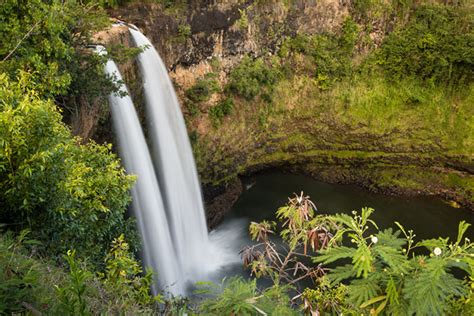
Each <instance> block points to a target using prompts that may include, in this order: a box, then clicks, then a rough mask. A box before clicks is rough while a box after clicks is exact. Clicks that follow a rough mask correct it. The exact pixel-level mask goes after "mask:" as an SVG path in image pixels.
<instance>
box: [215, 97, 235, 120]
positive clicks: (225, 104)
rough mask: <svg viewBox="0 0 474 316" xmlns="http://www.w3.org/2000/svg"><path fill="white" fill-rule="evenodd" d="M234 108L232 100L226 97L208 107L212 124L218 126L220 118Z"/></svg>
mask: <svg viewBox="0 0 474 316" xmlns="http://www.w3.org/2000/svg"><path fill="white" fill-rule="evenodd" d="M233 108H234V100H233V99H232V98H227V99H225V100H223V101H221V102H219V103H218V104H217V105H215V106H213V107H211V108H210V109H209V118H210V119H211V121H212V123H213V125H214V126H219V125H220V123H221V121H222V119H223V118H224V117H225V116H227V115H229V114H231V113H232V110H233Z"/></svg>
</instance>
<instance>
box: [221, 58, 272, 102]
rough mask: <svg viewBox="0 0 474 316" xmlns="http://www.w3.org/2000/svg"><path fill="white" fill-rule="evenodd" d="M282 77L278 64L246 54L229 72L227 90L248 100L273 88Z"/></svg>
mask: <svg viewBox="0 0 474 316" xmlns="http://www.w3.org/2000/svg"><path fill="white" fill-rule="evenodd" d="M280 77H281V72H280V70H279V68H278V67H277V66H274V65H267V64H266V63H265V61H264V60H263V59H262V58H258V59H255V60H254V59H252V58H250V57H248V56H245V57H244V58H243V59H242V61H241V62H240V64H239V65H238V66H237V67H235V68H234V69H232V71H231V72H230V74H229V83H228V85H227V87H226V88H227V90H228V91H230V92H232V93H235V94H237V95H239V96H241V97H243V98H245V99H247V100H252V99H254V98H255V97H256V96H257V95H259V94H260V93H262V92H265V91H267V90H271V89H272V88H273V86H274V84H275V83H276V82H277V81H278V80H279V78H280Z"/></svg>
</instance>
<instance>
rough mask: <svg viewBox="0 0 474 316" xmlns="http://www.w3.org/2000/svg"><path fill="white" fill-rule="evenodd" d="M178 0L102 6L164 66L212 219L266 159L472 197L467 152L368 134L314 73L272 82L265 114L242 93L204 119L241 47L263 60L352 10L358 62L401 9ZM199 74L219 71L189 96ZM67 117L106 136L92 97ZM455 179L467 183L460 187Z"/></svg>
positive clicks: (410, 189)
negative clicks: (134, 30) (214, 88)
mask: <svg viewBox="0 0 474 316" xmlns="http://www.w3.org/2000/svg"><path fill="white" fill-rule="evenodd" d="M182 2H183V3H184V4H179V3H181V2H180V1H177V3H178V5H174V6H172V7H169V8H165V7H163V6H162V5H158V4H153V3H149V4H143V3H131V4H128V5H125V6H123V7H120V8H118V9H114V10H111V11H110V15H111V16H113V17H114V18H117V19H120V20H124V21H126V22H128V23H132V24H134V25H136V26H137V27H139V28H140V29H141V30H142V31H143V32H144V33H145V34H146V35H147V37H149V38H150V39H151V41H152V42H153V43H154V45H155V47H156V48H157V50H158V51H159V53H160V55H161V57H162V58H163V60H164V61H165V64H166V65H167V67H168V69H169V71H170V76H171V77H172V79H173V81H174V83H175V87H176V90H177V93H178V96H179V98H180V99H181V101H182V102H181V104H182V105H183V112H184V114H185V118H186V121H187V124H188V128H189V132H190V135H191V137H192V139H193V144H194V149H195V156H196V159H197V163H198V169H199V172H200V175H201V180H202V182H203V187H204V195H205V199H206V201H207V202H208V208H207V209H208V215H209V216H208V217H209V219H210V225H211V226H212V225H213V224H215V223H216V222H217V221H219V218H220V217H221V216H222V210H223V209H225V208H228V207H229V206H230V205H231V204H232V201H235V199H236V198H237V196H238V195H239V193H240V191H241V190H242V187H241V185H240V182H239V181H238V176H239V175H245V174H250V173H252V172H256V171H260V170H264V169H267V168H272V167H279V168H286V169H289V170H292V171H298V172H305V173H308V174H311V175H313V176H315V177H318V178H321V179H324V180H326V181H332V182H341V183H358V184H360V185H362V186H365V187H368V188H370V189H373V190H378V191H383V192H387V193H403V194H413V193H416V194H418V193H423V194H437V195H441V196H443V197H445V198H447V199H454V200H456V201H459V202H460V203H462V204H463V205H466V206H468V207H472V206H473V198H472V188H471V189H469V187H470V186H471V184H472V178H473V177H472V170H473V167H472V166H473V163H472V157H471V158H469V157H467V158H466V156H462V155H461V156H459V155H445V154H444V153H443V147H442V146H438V145H436V143H432V142H430V143H427V142H423V141H420V142H415V143H413V142H405V141H400V139H402V140H403V139H404V137H405V138H406V134H407V133H410V132H409V131H408V132H407V131H405V130H399V129H396V128H395V129H393V130H391V131H388V132H383V133H374V132H373V131H371V130H370V129H368V127H367V126H365V125H364V124H362V123H359V124H351V123H347V122H346V121H344V119H341V117H340V115H341V114H340V113H339V112H337V111H336V110H332V109H329V108H327V109H324V106H323V105H321V104H320V103H317V104H313V103H315V102H314V100H315V99H316V98H319V99H321V98H322V97H321V95H319V94H318V95H315V92H314V91H315V90H314V89H313V88H314V87H313V86H314V85H315V83H314V81H311V80H306V79H304V78H302V79H298V80H294V81H292V82H288V83H285V84H286V85H290V86H286V87H282V86H281V85H280V87H278V88H277V93H276V94H277V96H278V100H276V101H275V102H274V104H273V106H274V108H276V109H277V110H276V112H275V111H274V112H272V113H276V114H272V115H271V116H270V117H269V118H266V120H265V122H263V123H262V121H261V117H260V115H261V113H262V111H264V110H265V107H266V106H267V105H265V104H266V103H265V102H263V101H262V100H258V99H257V100H256V101H255V102H254V103H253V104H251V107H250V108H249V102H245V101H242V100H239V99H238V98H237V99H236V100H235V101H236V104H235V108H236V110H235V111H234V113H233V114H232V115H230V116H229V117H226V118H224V120H223V123H222V125H220V126H215V125H213V123H212V120H211V119H210V111H211V109H212V108H213V107H215V106H216V104H219V102H221V101H222V100H223V98H225V96H224V93H222V91H223V90H224V87H225V85H226V83H227V82H228V80H229V72H230V71H231V70H232V69H233V68H234V67H235V66H236V65H237V64H238V63H239V62H240V61H241V60H242V58H243V57H244V56H251V57H258V56H265V57H266V58H271V56H273V55H274V54H276V53H277V52H278V49H279V48H280V47H281V45H282V43H283V41H284V39H285V38H288V37H295V36H296V35H297V34H322V33H330V34H338V33H340V32H341V28H342V26H343V23H344V21H346V19H347V18H348V17H349V16H351V17H352V18H353V19H355V20H356V22H357V23H358V25H359V27H360V34H359V37H361V38H362V37H363V38H364V39H367V40H362V41H358V44H357V46H356V48H355V49H356V54H355V55H356V56H355V57H354V60H355V62H357V59H358V58H361V56H364V55H365V54H366V53H367V52H368V51H369V50H370V49H374V47H377V46H378V45H380V43H381V42H382V40H383V38H384V36H385V35H386V34H387V33H389V32H390V31H391V30H392V28H393V25H394V23H395V22H396V20H397V19H403V16H400V15H395V14H393V13H386V12H385V13H384V12H382V13H380V14H378V15H377V16H376V18H371V19H367V17H364V16H363V15H362V14H361V13H360V12H359V13H358V12H356V11H355V9H354V3H353V1H344V0H342V1H341V0H321V1H315V0H294V1H276V0H266V1H238V0H225V1H212V0H209V1H205V0H190V1H182ZM97 39H98V42H102V41H104V42H107V43H109V44H110V43H113V44H117V43H121V44H124V45H132V46H133V44H132V43H131V41H130V37H129V35H128V32H127V31H126V28H116V29H114V30H112V31H110V30H109V31H105V32H104V33H103V34H99V35H98V37H97ZM301 62H302V63H303V61H301ZM297 66H299V65H297ZM121 71H122V73H123V75H124V78H125V81H126V83H127V85H128V87H129V89H130V91H131V94H132V96H133V98H134V101H135V104H137V106H138V108H139V111H140V112H142V109H143V107H142V106H140V104H142V92H141V80H140V77H139V75H138V74H137V67H136V66H135V65H134V63H133V62H130V63H127V64H125V65H121ZM310 71H311V69H310ZM207 74H213V76H214V77H213V78H216V81H217V83H218V86H219V89H218V90H219V91H220V92H215V93H211V95H210V97H209V98H208V99H207V100H205V101H203V102H199V104H197V105H195V104H192V106H191V105H190V104H189V100H188V99H187V97H186V91H187V90H188V89H189V88H191V87H193V86H194V85H195V84H196V82H198V81H199V80H200V79H202V78H204V77H205V76H206V75H207ZM327 97H330V94H329V95H328V96H327ZM319 102H320V101H319ZM265 111H266V110H265ZM72 126H73V129H74V130H75V132H76V133H77V134H81V135H83V136H84V137H85V138H86V139H87V138H93V139H96V140H99V141H104V140H105V141H109V142H110V141H113V139H112V136H111V135H112V134H111V133H110V131H111V129H110V119H109V116H108V114H107V111H105V112H104V111H103V110H99V109H97V107H94V106H92V107H84V109H81V110H80V111H79V112H78V114H77V116H76V117H75V120H73V123H72ZM453 177H454V178H456V179H458V178H459V179H461V180H462V181H467V183H468V185H466V186H463V187H456V186H455V185H453V183H451V182H452V181H451V180H452V179H453ZM466 179H467V180H466ZM450 181H451V182H450ZM456 181H457V180H456ZM456 181H455V182H456ZM407 183H409V184H408V185H407ZM463 183H464V182H463ZM224 193H227V195H225V194H224Z"/></svg>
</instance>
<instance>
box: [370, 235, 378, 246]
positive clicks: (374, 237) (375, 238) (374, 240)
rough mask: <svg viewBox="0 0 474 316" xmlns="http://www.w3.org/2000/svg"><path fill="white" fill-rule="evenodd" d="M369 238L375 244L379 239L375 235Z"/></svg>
mask: <svg viewBox="0 0 474 316" xmlns="http://www.w3.org/2000/svg"><path fill="white" fill-rule="evenodd" d="M370 240H371V241H372V242H373V243H374V244H376V243H377V242H378V241H379V239H378V238H377V237H376V236H372V237H371V238H370Z"/></svg>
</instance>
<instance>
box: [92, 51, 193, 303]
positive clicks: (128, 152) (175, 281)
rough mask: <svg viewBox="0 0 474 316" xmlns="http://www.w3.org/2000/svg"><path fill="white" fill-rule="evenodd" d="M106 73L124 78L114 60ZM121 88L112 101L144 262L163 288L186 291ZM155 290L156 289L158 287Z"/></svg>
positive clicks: (156, 188)
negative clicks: (130, 176) (131, 181)
mask: <svg viewBox="0 0 474 316" xmlns="http://www.w3.org/2000/svg"><path fill="white" fill-rule="evenodd" d="M96 50H97V52H98V53H99V54H105V49H104V48H103V47H97V49H96ZM106 73H107V74H108V75H110V76H113V77H115V79H117V80H121V79H122V78H121V76H120V73H119V70H118V68H117V66H116V65H115V63H114V62H113V61H112V60H109V61H108V62H107V65H106ZM120 90H121V91H120V92H121V93H122V94H126V96H124V97H121V96H119V95H117V94H111V95H110V96H109V103H110V106H111V112H112V120H113V125H114V128H115V133H116V135H117V139H118V147H119V153H120V156H121V157H122V161H123V163H124V165H125V169H126V170H127V172H128V173H130V174H134V175H136V176H137V181H136V183H135V185H134V186H133V188H132V209H133V213H134V215H135V217H136V219H137V223H138V227H139V230H140V233H141V236H142V244H143V249H142V255H143V261H144V265H145V266H146V267H152V268H153V270H154V271H155V273H156V275H155V280H156V283H157V285H158V286H159V288H160V289H165V290H166V291H169V292H171V293H172V294H183V293H184V279H183V275H182V273H181V269H180V264H179V260H178V258H177V256H176V252H175V249H174V245H173V241H172V236H171V234H170V231H169V228H168V227H169V225H168V220H167V216H166V213H165V207H164V203H163V201H162V197H161V192H160V188H159V185H158V181H157V179H156V176H155V171H154V166H153V163H152V159H151V156H150V153H149V150H148V147H147V144H146V141H145V137H144V134H143V131H142V128H141V126H140V122H139V120H138V116H137V113H136V111H135V107H134V106H133V102H132V100H131V98H130V96H129V95H128V91H127V90H126V88H125V87H124V86H122V87H121V88H120ZM180 259H181V258H180ZM153 292H154V293H157V288H154V289H153Z"/></svg>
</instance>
